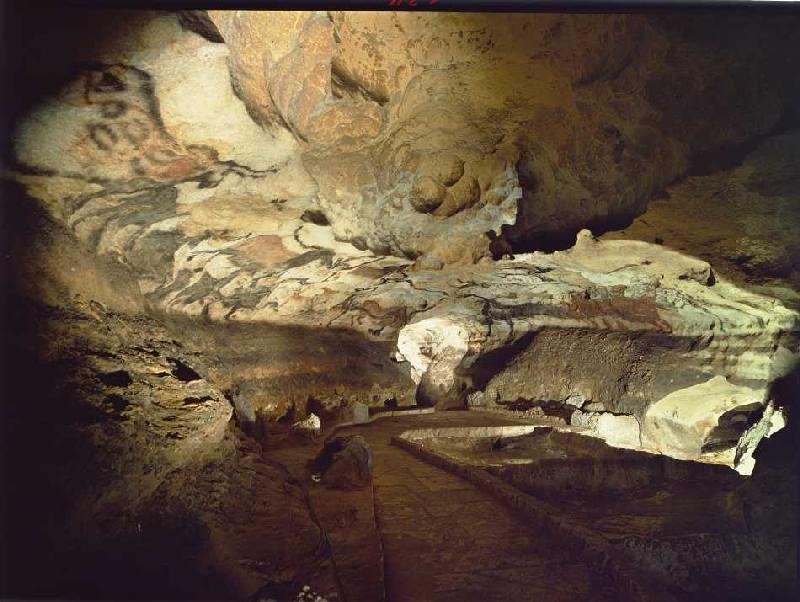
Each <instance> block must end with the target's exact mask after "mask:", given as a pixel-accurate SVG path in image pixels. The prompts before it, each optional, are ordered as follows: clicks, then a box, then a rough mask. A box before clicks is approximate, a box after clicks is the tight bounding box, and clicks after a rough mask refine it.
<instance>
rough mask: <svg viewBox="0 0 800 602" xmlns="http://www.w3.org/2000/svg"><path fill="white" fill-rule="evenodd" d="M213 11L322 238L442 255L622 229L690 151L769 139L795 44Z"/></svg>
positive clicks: (739, 37) (728, 26)
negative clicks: (304, 191)
mask: <svg viewBox="0 0 800 602" xmlns="http://www.w3.org/2000/svg"><path fill="white" fill-rule="evenodd" d="M211 18H212V20H213V21H214V22H215V23H216V24H217V26H218V27H219V29H220V31H221V33H222V36H223V37H224V39H225V42H226V44H228V46H229V48H230V49H231V59H230V67H231V72H232V75H233V79H234V81H235V82H236V85H237V87H238V90H239V93H240V95H241V98H242V99H243V100H244V101H245V103H246V104H247V105H248V107H249V108H250V110H251V112H252V113H253V114H254V115H255V116H256V117H257V118H258V119H259V120H260V121H261V122H262V123H265V124H272V125H274V126H276V127H277V126H282V125H285V126H287V127H288V128H289V129H290V130H291V131H292V132H293V133H294V134H295V136H296V137H297V138H298V139H299V140H301V141H303V142H304V143H305V145H304V150H303V161H304V164H305V167H306V169H307V170H308V171H309V173H310V174H311V175H312V177H313V178H314V180H315V181H316V183H317V185H318V188H319V190H318V204H319V207H320V209H321V210H322V211H323V212H324V213H325V215H326V216H327V217H328V219H329V220H330V221H331V224H332V226H333V230H334V233H335V235H336V236H337V238H339V239H342V240H350V241H353V242H354V243H356V244H359V245H360V246H365V247H367V248H369V249H370V250H372V251H375V252H377V253H382V254H393V255H401V256H402V255H406V256H410V257H416V256H419V255H421V254H432V255H436V256H437V257H439V258H440V259H442V260H444V261H445V262H446V263H453V262H459V261H474V260H476V259H478V258H480V257H481V256H484V255H487V254H488V251H489V250H488V245H489V241H488V239H487V238H486V237H485V236H484V233H485V232H486V231H487V230H494V231H499V229H500V227H501V226H502V225H503V224H513V225H514V228H513V229H512V231H511V233H510V239H511V240H512V242H513V244H514V245H515V247H517V248H527V249H530V248H539V249H548V248H558V247H561V248H565V247H567V246H569V244H570V243H571V241H572V240H573V237H574V234H575V233H576V232H577V231H578V230H579V229H580V228H581V227H585V226H589V227H592V228H593V230H595V231H601V230H604V229H606V228H608V227H609V226H613V225H617V224H621V223H624V222H626V221H629V220H630V219H632V218H633V217H635V216H636V215H638V214H639V213H641V212H642V211H643V210H644V208H645V205H646V202H647V200H648V198H650V197H651V196H652V195H653V193H654V192H656V191H658V190H660V189H661V188H663V187H664V186H665V185H666V184H668V183H669V182H671V181H673V180H674V179H675V178H676V177H677V176H679V175H680V174H682V173H683V172H685V170H686V169H687V166H688V165H689V162H690V160H691V159H692V158H693V157H695V156H697V155H698V154H702V155H703V156H704V157H705V156H711V155H713V154H714V151H715V150H716V149H718V148H723V147H729V146H731V145H738V144H741V143H743V142H745V141H747V140H748V139H750V138H752V137H753V136H758V135H762V134H764V133H766V132H768V131H769V130H771V129H772V128H773V127H774V126H775V125H776V124H777V123H778V122H779V121H780V119H781V118H782V116H783V114H784V107H785V105H787V104H789V103H790V101H789V100H788V98H789V96H791V93H792V91H791V90H788V89H787V86H786V85H785V84H784V83H782V78H783V80H785V79H787V78H786V75H787V74H788V71H787V68H788V66H787V65H786V62H785V60H784V59H783V58H782V57H784V56H787V54H786V53H787V52H788V53H789V54H791V49H789V48H788V46H791V45H792V44H796V42H792V41H791V40H792V38H791V36H789V35H785V36H784V35H783V34H784V33H785V32H788V29H786V30H784V29H783V28H787V27H789V26H790V25H787V24H786V23H785V22H784V23H777V22H775V21H771V20H768V19H762V20H753V21H748V23H747V27H745V24H744V21H743V20H737V19H736V18H735V17H730V16H728V17H725V18H721V19H715V21H714V23H713V27H712V28H711V29H709V27H707V26H708V25H710V23H708V22H705V21H704V20H703V19H690V18H688V17H687V18H674V19H660V18H659V19H656V18H646V17H643V16H632V15H606V16H598V15H591V16H589V15H525V16H523V15H513V16H507V15H499V14H493V15H490V14H482V15H481V14H441V13H360V12H356V13H349V12H330V13H328V15H327V16H322V15H320V14H318V13H312V12H308V13H300V12H298V13H291V14H287V13H265V12H247V13H228V12H223V11H212V12H211ZM711 30H713V32H714V33H713V34H711V35H706V33H707V32H708V31H711ZM700 31H702V32H706V33H703V35H699V34H698V32H700ZM767 40H769V42H770V43H769V44H766V43H765V42H766V41H767ZM445 233H446V238H447V241H446V243H445V242H444V241H443V240H442V237H443V236H444V235H445Z"/></svg>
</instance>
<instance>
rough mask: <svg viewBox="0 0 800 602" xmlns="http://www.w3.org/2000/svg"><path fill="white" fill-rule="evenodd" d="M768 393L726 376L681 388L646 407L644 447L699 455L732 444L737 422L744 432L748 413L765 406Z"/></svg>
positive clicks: (686, 456) (689, 456)
mask: <svg viewBox="0 0 800 602" xmlns="http://www.w3.org/2000/svg"><path fill="white" fill-rule="evenodd" d="M765 397H766V392H765V390H764V389H751V388H749V387H745V386H740V385H735V384H733V383H731V382H729V381H728V379H726V378H725V377H724V376H715V377H714V378H712V379H709V380H708V381H706V382H704V383H702V384H698V385H694V386H691V387H686V388H685V389H680V390H678V391H675V392H673V393H670V394H669V395H667V396H665V397H664V398H663V399H660V400H658V401H656V402H655V403H654V404H653V405H651V406H650V407H649V408H648V409H647V412H646V414H645V416H644V424H643V429H642V443H643V445H644V447H645V448H647V449H652V450H654V451H657V452H659V453H662V454H666V455H669V456H673V457H676V458H683V459H687V460H695V459H698V458H700V457H701V456H702V455H703V453H704V452H706V451H710V450H714V449H715V448H718V447H720V446H721V445H724V444H726V443H727V444H728V445H727V447H730V446H731V445H730V444H731V442H730V438H731V437H732V436H735V434H736V432H737V423H738V424H739V425H740V428H738V434H739V435H741V433H742V432H744V430H745V428H746V426H747V421H748V416H749V414H751V413H754V412H757V411H759V410H763V408H764V405H765V404H766V399H765ZM736 439H738V437H736ZM736 439H734V441H733V444H734V445H735V443H736Z"/></svg>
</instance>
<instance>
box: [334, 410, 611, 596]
mask: <svg viewBox="0 0 800 602" xmlns="http://www.w3.org/2000/svg"><path fill="white" fill-rule="evenodd" d="M487 421H491V424H496V425H501V424H509V422H508V421H506V420H503V419H502V418H494V417H492V418H487V417H486V416H485V415H478V414H470V413H468V412H448V413H437V414H433V415H428V416H415V417H408V418H406V417H403V418H387V419H384V420H379V421H377V422H375V423H373V424H372V425H370V426H368V427H365V428H359V429H348V431H349V432H354V431H356V430H357V431H358V432H359V433H360V434H362V435H363V436H364V437H366V439H367V440H368V442H369V444H370V446H371V448H372V450H373V453H374V456H375V475H374V491H375V504H376V514H377V522H378V527H379V530H380V535H381V539H382V543H383V550H384V558H385V562H384V568H385V588H386V599H387V600H388V601H389V602H395V601H396V602H439V601H456V600H458V601H460V602H465V601H470V600H475V601H491V600H497V601H503V602H507V601H511V600H543V601H544V600H546V601H549V602H557V601H562V600H564V601H566V600H569V601H572V600H605V599H613V592H611V591H609V590H607V589H606V586H605V584H603V583H599V582H597V581H596V576H595V575H593V573H592V571H591V569H590V568H589V567H588V566H587V565H586V564H585V563H584V562H582V561H581V560H580V559H578V558H575V557H574V556H571V555H569V554H568V553H566V552H565V551H563V550H562V549H561V548H563V546H560V545H559V542H558V541H554V540H553V539H548V538H546V537H544V536H542V535H539V534H537V533H536V532H534V531H533V530H532V529H531V528H529V527H528V526H526V525H525V524H524V522H523V519H522V518H521V517H519V516H517V515H515V514H514V513H513V512H511V511H510V510H509V509H507V508H506V507H505V506H503V505H501V504H500V503H499V502H497V501H496V500H495V499H493V498H492V497H491V496H488V495H486V494H485V493H483V492H481V491H480V490H478V489H477V488H475V487H474V486H473V485H471V484H470V483H468V482H467V481H464V480H462V479H460V478H458V477H455V476H453V475H451V474H449V473H447V472H445V471H443V470H441V469H438V468H436V467H434V466H430V465H428V464H426V463H424V462H422V461H420V460H417V459H416V458H414V457H412V456H411V455H409V454H408V453H406V452H405V451H403V450H401V449H400V448H398V447H395V446H393V445H392V444H391V437H392V436H394V435H396V434H398V433H400V432H402V431H404V430H408V429H413V428H426V427H433V426H476V425H487ZM337 563H338V559H337Z"/></svg>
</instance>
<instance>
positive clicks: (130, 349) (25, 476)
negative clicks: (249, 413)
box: [3, 301, 335, 599]
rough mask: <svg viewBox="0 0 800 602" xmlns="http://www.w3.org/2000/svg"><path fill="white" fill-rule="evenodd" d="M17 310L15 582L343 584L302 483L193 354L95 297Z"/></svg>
mask: <svg viewBox="0 0 800 602" xmlns="http://www.w3.org/2000/svg"><path fill="white" fill-rule="evenodd" d="M23 307H25V306H23ZM9 318H11V321H12V324H13V326H11V327H10V328H7V329H4V332H6V336H9V337H10V338H11V339H10V340H11V342H12V343H13V344H14V346H15V356H14V357H13V358H10V359H11V361H10V365H8V366H6V368H7V369H9V372H10V373H12V374H18V375H31V374H35V375H36V378H37V380H35V381H33V382H31V381H30V380H27V379H26V380H20V382H18V383H16V384H13V385H12V386H10V387H9V389H8V390H7V391H6V393H9V394H10V397H9V398H8V399H7V402H8V403H7V404H6V405H5V407H4V409H3V427H4V433H3V443H4V446H5V447H4V450H5V451H4V466H3V469H4V470H3V482H4V489H5V491H6V492H7V495H6V496H5V500H4V503H5V504H4V512H5V513H7V514H5V516H4V519H7V518H9V517H13V520H11V521H7V520H4V545H5V546H7V548H6V549H7V550H13V554H12V555H8V556H6V557H5V558H4V567H3V568H4V569H5V571H7V573H6V574H5V575H4V582H3V590H4V592H5V595H10V596H11V597H21V596H23V595H24V596H31V595H33V596H35V597H50V596H57V597H66V598H89V597H90V598H107V599H110V598H117V597H119V595H120V592H125V597H136V598H146V599H163V598H172V599H184V598H185V599H200V598H204V599H207V598H213V599H228V598H241V597H245V596H248V595H250V594H252V593H253V592H254V591H256V590H257V589H259V588H260V587H261V586H263V585H264V584H265V583H270V582H281V581H285V580H290V579H297V578H300V579H310V578H312V576H314V574H315V573H316V574H317V577H316V580H317V582H319V583H320V585H322V586H325V587H326V588H327V589H328V591H333V590H331V589H330V588H334V590H335V584H334V583H333V582H332V580H331V576H330V573H329V572H326V569H325V568H324V564H323V563H324V562H325V561H326V560H327V554H328V550H327V547H326V542H325V539H324V534H323V533H322V532H321V530H320V528H319V527H318V525H317V524H316V521H315V519H314V516H313V513H312V512H311V511H310V508H309V506H308V502H307V500H306V497H305V493H304V491H303V489H302V488H301V487H300V486H298V485H297V484H296V483H293V482H292V481H291V479H290V478H289V477H288V475H287V474H286V473H285V472H284V471H283V470H282V469H281V468H280V466H278V465H275V464H274V463H270V462H268V461H266V460H265V459H264V458H263V457H262V456H261V450H260V449H259V448H258V447H257V446H254V445H253V443H252V442H248V441H247V440H244V439H242V438H241V437H240V435H239V434H238V433H237V432H236V431H235V430H230V429H229V428H228V422H229V418H230V416H231V407H230V405H229V403H228V402H227V401H226V400H225V398H224V397H223V395H222V393H221V392H220V391H219V390H218V389H217V388H215V387H213V386H212V385H210V384H209V383H208V381H207V380H205V379H204V378H203V377H202V376H201V375H200V373H201V372H205V369H204V367H203V366H204V361H203V360H202V359H200V357H199V356H198V355H197V354H196V353H193V352H190V351H187V350H186V349H185V348H184V347H183V346H182V345H181V344H180V343H178V342H177V341H174V340H173V339H172V337H171V335H170V334H169V333H168V332H166V331H165V330H164V329H163V328H162V327H161V326H160V325H158V324H157V323H155V322H154V321H153V320H151V319H149V318H145V317H139V318H136V317H131V316H126V315H122V314H118V313H115V312H112V311H110V310H107V309H105V308H104V307H103V306H101V305H100V304H99V303H97V302H95V301H91V302H88V303H86V302H80V301H79V302H76V303H75V304H74V305H71V306H70V305H68V304H65V303H63V302H62V305H61V306H60V307H58V308H56V307H53V306H38V305H37V304H36V303H35V302H32V301H29V302H28V304H27V308H26V309H25V310H24V311H17V312H14V313H13V314H12V315H11V316H9ZM32 466H35V467H36V469H35V470H32V469H31V467H32ZM265 531H266V532H269V533H270V537H269V539H268V540H265V539H264V537H263V535H262V534H263V532H265Z"/></svg>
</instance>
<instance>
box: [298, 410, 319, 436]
mask: <svg viewBox="0 0 800 602" xmlns="http://www.w3.org/2000/svg"><path fill="white" fill-rule="evenodd" d="M292 430H293V431H295V432H296V433H300V434H304V435H319V434H320V431H321V430H322V421H321V420H320V419H319V416H317V415H316V414H314V413H313V412H311V413H310V414H309V415H308V417H307V418H306V419H305V420H298V421H297V422H295V423H294V424H293V425H292Z"/></svg>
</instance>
